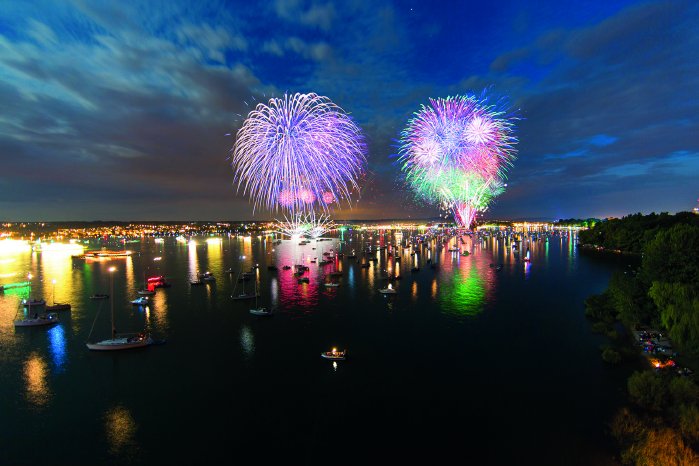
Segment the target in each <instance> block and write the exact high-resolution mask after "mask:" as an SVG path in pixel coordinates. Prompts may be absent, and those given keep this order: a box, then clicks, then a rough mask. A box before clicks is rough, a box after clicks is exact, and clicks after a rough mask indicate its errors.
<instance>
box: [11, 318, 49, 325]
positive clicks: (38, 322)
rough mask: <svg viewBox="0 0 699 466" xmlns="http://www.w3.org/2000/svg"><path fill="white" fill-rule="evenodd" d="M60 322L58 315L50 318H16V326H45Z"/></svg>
mask: <svg viewBox="0 0 699 466" xmlns="http://www.w3.org/2000/svg"><path fill="white" fill-rule="evenodd" d="M57 323H58V317H52V318H48V319H22V320H15V327H43V326H46V325H54V324H57Z"/></svg>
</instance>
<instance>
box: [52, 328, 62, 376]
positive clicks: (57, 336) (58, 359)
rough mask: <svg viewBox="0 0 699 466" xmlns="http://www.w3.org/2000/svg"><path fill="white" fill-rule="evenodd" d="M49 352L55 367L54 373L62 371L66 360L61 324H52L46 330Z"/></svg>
mask: <svg viewBox="0 0 699 466" xmlns="http://www.w3.org/2000/svg"><path fill="white" fill-rule="evenodd" d="M48 337H49V353H50V354H51V360H52V361H53V365H54V367H55V368H56V369H55V370H56V373H57V374H60V373H61V372H63V370H64V368H63V365H64V364H65V362H66V336H65V330H64V329H63V325H62V324H61V325H54V326H53V327H51V328H50V329H49V330H48Z"/></svg>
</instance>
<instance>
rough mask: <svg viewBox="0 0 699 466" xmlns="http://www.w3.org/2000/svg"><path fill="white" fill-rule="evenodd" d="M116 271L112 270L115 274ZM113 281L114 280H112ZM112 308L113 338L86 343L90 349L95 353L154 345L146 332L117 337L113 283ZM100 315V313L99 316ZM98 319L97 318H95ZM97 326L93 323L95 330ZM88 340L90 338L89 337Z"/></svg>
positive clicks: (111, 291) (112, 286)
mask: <svg viewBox="0 0 699 466" xmlns="http://www.w3.org/2000/svg"><path fill="white" fill-rule="evenodd" d="M113 271H114V270H113V269H112V270H110V272H113ZM112 280H113V278H112ZM109 301H110V307H111V317H112V338H109V339H107V340H102V341H98V342H97V343H86V345H87V347H88V349H90V350H93V351H116V350H125V349H132V348H142V347H144V346H148V345H151V344H153V339H152V338H151V337H150V335H148V334H147V333H145V332H142V333H137V334H124V335H117V331H116V327H115V325H114V285H113V282H112V284H111V286H110V299H109ZM97 315H99V313H98V314H97ZM95 319H97V316H95ZM94 327H95V324H94V322H93V324H92V328H93V329H94ZM90 335H92V330H90ZM88 338H90V336H89V335H88Z"/></svg>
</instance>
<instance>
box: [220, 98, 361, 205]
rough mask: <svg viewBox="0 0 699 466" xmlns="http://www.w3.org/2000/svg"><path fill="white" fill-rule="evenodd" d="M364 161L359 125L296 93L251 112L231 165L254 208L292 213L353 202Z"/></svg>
mask: <svg viewBox="0 0 699 466" xmlns="http://www.w3.org/2000/svg"><path fill="white" fill-rule="evenodd" d="M365 163H366V143H365V140H364V137H363V135H362V133H361V130H360V129H359V127H358V126H357V125H356V123H354V121H353V120H352V119H351V118H350V117H349V116H348V115H347V114H346V113H345V112H344V111H343V110H342V109H341V108H340V107H339V106H337V105H336V104H334V103H333V102H332V101H330V99H328V98H327V97H323V96H319V95H317V94H313V93H310V94H298V93H297V94H293V95H288V94H285V95H284V97H283V98H272V99H269V102H268V103H267V104H262V103H259V104H257V106H256V107H255V109H254V110H252V111H251V112H250V113H249V114H248V116H247V118H246V119H245V121H244V123H243V126H242V127H241V128H240V130H239V131H238V133H237V135H236V143H235V146H234V150H233V161H232V166H233V169H234V171H235V174H236V179H237V184H238V190H239V191H240V190H242V192H243V194H244V195H248V196H249V197H250V199H251V200H252V202H253V205H254V207H255V208H266V209H269V210H277V209H279V208H282V209H283V210H287V211H290V212H291V213H294V212H306V211H308V210H309V209H311V208H313V207H314V206H316V207H318V208H320V209H321V210H322V211H325V212H327V211H328V210H329V204H330V203H332V202H337V201H341V200H344V201H347V202H349V201H350V194H351V191H352V190H353V189H358V188H359V186H358V183H357V181H358V179H359V178H360V177H361V176H362V174H363V172H364V164H365ZM328 193H329V194H328ZM328 201H330V202H328Z"/></svg>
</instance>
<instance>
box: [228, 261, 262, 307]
mask: <svg viewBox="0 0 699 466" xmlns="http://www.w3.org/2000/svg"><path fill="white" fill-rule="evenodd" d="M241 272H242V267H241ZM243 275H244V274H243ZM243 278H244V277H243ZM240 279H241V273H240V272H239V273H238V281H239V282H240ZM246 281H247V280H243V281H242V283H243V292H242V293H240V294H235V290H236V288H238V284H237V283H236V285H235V288H233V293H234V294H232V295H231V299H234V300H244V299H253V298H257V296H258V295H259V293H257V292H255V293H246V292H245V282H246ZM255 288H256V289H257V281H255Z"/></svg>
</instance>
